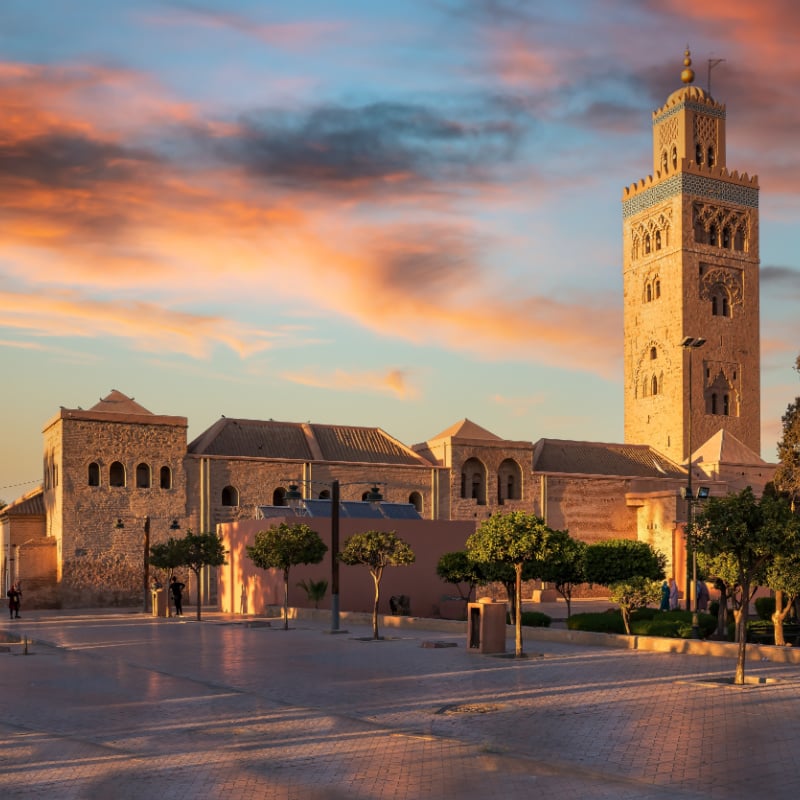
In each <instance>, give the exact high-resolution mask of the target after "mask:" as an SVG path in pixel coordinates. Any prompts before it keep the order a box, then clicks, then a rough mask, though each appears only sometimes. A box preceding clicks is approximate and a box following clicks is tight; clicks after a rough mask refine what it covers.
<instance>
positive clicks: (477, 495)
mask: <svg viewBox="0 0 800 800" xmlns="http://www.w3.org/2000/svg"><path fill="white" fill-rule="evenodd" d="M461 487H462V495H461V496H462V497H464V498H465V499H472V500H476V501H477V503H478V505H479V506H485V505H486V468H485V467H484V466H483V464H482V463H481V462H480V461H479V460H478V459H477V458H469V459H467V460H466V461H465V462H464V466H463V467H462V468H461Z"/></svg>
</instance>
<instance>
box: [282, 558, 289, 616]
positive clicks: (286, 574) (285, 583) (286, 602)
mask: <svg viewBox="0 0 800 800" xmlns="http://www.w3.org/2000/svg"><path fill="white" fill-rule="evenodd" d="M283 629H284V630H285V631H288V630H289V569H288V568H287V569H285V570H284V571H283Z"/></svg>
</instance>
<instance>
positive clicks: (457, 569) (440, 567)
mask: <svg viewBox="0 0 800 800" xmlns="http://www.w3.org/2000/svg"><path fill="white" fill-rule="evenodd" d="M436 574H437V575H438V576H439V577H440V578H441V579H442V580H443V581H444V582H445V583H452V584H453V586H455V587H456V590H457V591H458V595H459V597H460V598H461V599H462V600H463V601H464V604H465V607H466V604H467V603H469V601H470V598H471V597H472V593H473V592H474V591H475V587H476V586H477V585H478V584H479V583H484V581H485V580H486V578H485V577H484V571H483V570H482V569H481V565H480V564H478V563H477V562H475V561H473V560H472V559H471V558H470V557H469V556H468V555H467V553H466V551H465V550H456V551H455V552H452V553H444V554H443V555H442V556H441V557H440V558H439V561H438V562H437V564H436ZM462 584H466V585H467V590H466V592H464V591H463V589H462V588H461V587H462Z"/></svg>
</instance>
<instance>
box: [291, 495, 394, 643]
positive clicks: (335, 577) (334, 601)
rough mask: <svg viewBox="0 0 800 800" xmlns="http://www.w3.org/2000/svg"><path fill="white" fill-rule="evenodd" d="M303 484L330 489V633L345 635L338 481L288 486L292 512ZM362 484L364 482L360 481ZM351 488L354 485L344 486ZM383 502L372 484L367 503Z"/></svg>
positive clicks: (299, 497)
mask: <svg viewBox="0 0 800 800" xmlns="http://www.w3.org/2000/svg"><path fill="white" fill-rule="evenodd" d="M299 483H303V484H306V485H309V484H314V483H321V484H323V485H326V486H328V485H329V486H330V487H331V630H330V632H331V633H346V631H340V630H339V559H338V558H337V555H338V553H339V507H340V500H339V489H340V487H341V484H340V483H339V481H338V480H336V479H334V480H332V481H331V482H330V484H327V483H325V482H324V481H306V480H300V479H298V480H296V481H295V482H293V483H290V484H289V490H288V491H287V492H286V501H287V503H289V505H290V506H291V508H292V509H293V510H296V509H297V506H298V504H299V503H300V501H301V500H302V499H303V495H302V494H301V492H300V490H299V489H298V486H297V485H298V484H299ZM361 483H364V481H361ZM345 485H346V486H352V485H355V484H349V483H348V484H345ZM381 500H383V495H382V494H381V493H380V492H379V491H378V487H377V486H376V485H374V484H373V486H372V488H371V489H370V490H369V492H367V501H368V502H370V503H380V502H381Z"/></svg>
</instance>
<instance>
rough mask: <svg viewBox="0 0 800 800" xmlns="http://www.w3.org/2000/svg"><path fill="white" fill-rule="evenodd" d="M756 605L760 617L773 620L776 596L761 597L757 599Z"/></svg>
mask: <svg viewBox="0 0 800 800" xmlns="http://www.w3.org/2000/svg"><path fill="white" fill-rule="evenodd" d="M755 607H756V614H758V618H759V619H766V620H771V619H772V615H773V614H774V613H775V598H774V597H759V598H757V599H756V602H755Z"/></svg>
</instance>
